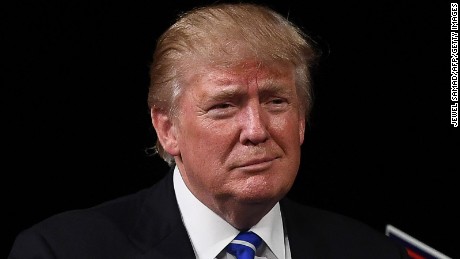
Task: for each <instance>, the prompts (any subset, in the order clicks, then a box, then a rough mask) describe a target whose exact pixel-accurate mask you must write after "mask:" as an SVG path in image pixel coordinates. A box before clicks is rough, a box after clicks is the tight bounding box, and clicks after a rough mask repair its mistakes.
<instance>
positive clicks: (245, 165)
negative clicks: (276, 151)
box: [235, 157, 278, 170]
mask: <svg viewBox="0 0 460 259" xmlns="http://www.w3.org/2000/svg"><path fill="white" fill-rule="evenodd" d="M277 158H278V157H263V158H254V159H250V160H246V161H244V162H241V163H237V164H236V166H235V168H238V169H246V170H263V169H267V168H268V167H270V166H271V165H272V163H273V161H275V160H276V159H277Z"/></svg>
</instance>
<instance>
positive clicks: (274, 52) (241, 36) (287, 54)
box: [148, 3, 316, 165]
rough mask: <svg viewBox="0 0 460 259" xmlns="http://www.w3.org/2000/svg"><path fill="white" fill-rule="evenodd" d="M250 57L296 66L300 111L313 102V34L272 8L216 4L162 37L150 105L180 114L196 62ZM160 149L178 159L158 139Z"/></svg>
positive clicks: (197, 11) (197, 10)
mask: <svg viewBox="0 0 460 259" xmlns="http://www.w3.org/2000/svg"><path fill="white" fill-rule="evenodd" d="M249 57H252V58H256V59H257V60H259V61H260V62H289V63H291V64H293V65H294V67H295V73H296V87H297V91H298V94H299V100H300V103H301V105H300V106H301V107H300V109H301V112H303V113H304V114H305V116H307V115H308V113H309V111H310V109H311V105H312V102H313V100H312V99H313V98H312V91H311V82H310V81H311V79H310V67H311V66H312V65H313V63H314V60H315V58H316V55H315V51H314V48H313V46H312V44H311V41H310V39H309V38H308V37H307V35H306V34H304V33H303V32H302V31H301V30H300V29H299V28H298V27H297V26H295V25H294V24H293V23H291V22H290V21H289V20H287V19H286V18H284V17H283V16H281V15H280V14H279V13H277V12H275V11H273V10H272V9H270V8H268V7H266V6H262V5H256V4H249V3H238V4H214V5H210V6H205V7H199V8H195V9H193V10H191V11H189V12H186V13H184V14H182V15H181V16H179V18H178V20H177V21H176V22H175V23H174V24H173V25H172V26H171V27H169V28H168V29H167V30H166V32H164V33H163V34H162V35H161V36H160V38H159V39H158V42H157V45H156V49H155V52H154V54H153V62H152V64H151V68H150V86H149V93H148V105H149V107H150V108H151V109H153V108H154V109H160V110H162V111H164V112H168V113H169V116H171V118H172V117H173V116H175V111H176V109H177V104H178V99H179V97H180V95H181V93H182V91H183V89H184V88H185V84H184V80H183V79H184V76H186V75H187V74H189V73H191V72H192V71H193V69H194V65H196V62H197V61H205V62H207V64H210V65H215V66H231V65H235V64H237V63H238V62H241V61H242V60H244V59H247V58H249ZM156 149H157V152H158V153H159V155H160V156H161V157H162V158H163V159H164V160H165V161H166V162H167V163H168V164H169V165H173V164H174V158H173V157H172V156H171V155H169V154H168V153H167V152H165V151H164V149H163V148H162V146H161V144H160V143H159V141H157V144H156Z"/></svg>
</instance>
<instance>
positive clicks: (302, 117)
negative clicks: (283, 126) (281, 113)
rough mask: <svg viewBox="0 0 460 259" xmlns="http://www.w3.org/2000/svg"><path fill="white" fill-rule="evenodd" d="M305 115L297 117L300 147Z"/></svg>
mask: <svg viewBox="0 0 460 259" xmlns="http://www.w3.org/2000/svg"><path fill="white" fill-rule="evenodd" d="M305 121H306V118H305V115H300V117H299V139H300V145H302V144H303V141H304V139H305Z"/></svg>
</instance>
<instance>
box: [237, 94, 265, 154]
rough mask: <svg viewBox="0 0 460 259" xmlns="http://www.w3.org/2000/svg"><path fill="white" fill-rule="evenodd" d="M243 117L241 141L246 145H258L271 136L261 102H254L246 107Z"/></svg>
mask: <svg viewBox="0 0 460 259" xmlns="http://www.w3.org/2000/svg"><path fill="white" fill-rule="evenodd" d="M244 110H245V112H243V114H242V119H241V134H240V142H241V143H242V144H244V145H257V144H260V143H263V142H265V141H266V140H267V139H268V138H269V136H270V135H269V133H268V131H267V122H266V118H265V116H264V114H263V109H262V107H261V106H260V104H259V103H258V102H257V103H252V104H248V105H247V106H246V107H245V109H244Z"/></svg>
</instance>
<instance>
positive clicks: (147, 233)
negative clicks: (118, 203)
mask: <svg viewBox="0 0 460 259" xmlns="http://www.w3.org/2000/svg"><path fill="white" fill-rule="evenodd" d="M172 176H173V169H171V170H170V172H169V173H168V174H167V175H166V176H165V177H164V178H163V179H162V180H160V181H159V182H158V183H156V184H155V185H154V186H152V187H151V188H150V190H149V194H148V195H147V198H146V199H145V200H144V201H143V205H142V210H141V213H140V216H139V219H138V222H137V224H136V226H135V227H134V228H133V230H132V232H131V233H130V235H129V238H130V239H131V241H132V242H133V243H134V244H136V246H137V247H138V248H139V249H140V250H141V251H142V252H141V255H140V256H139V257H137V258H195V253H194V252H193V248H192V244H191V242H190V239H189V237H188V234H187V230H186V229H185V226H184V224H183V222H182V219H181V215H180V211H179V207H178V205H177V200H176V195H175V193H174V187H173V177H172Z"/></svg>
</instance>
